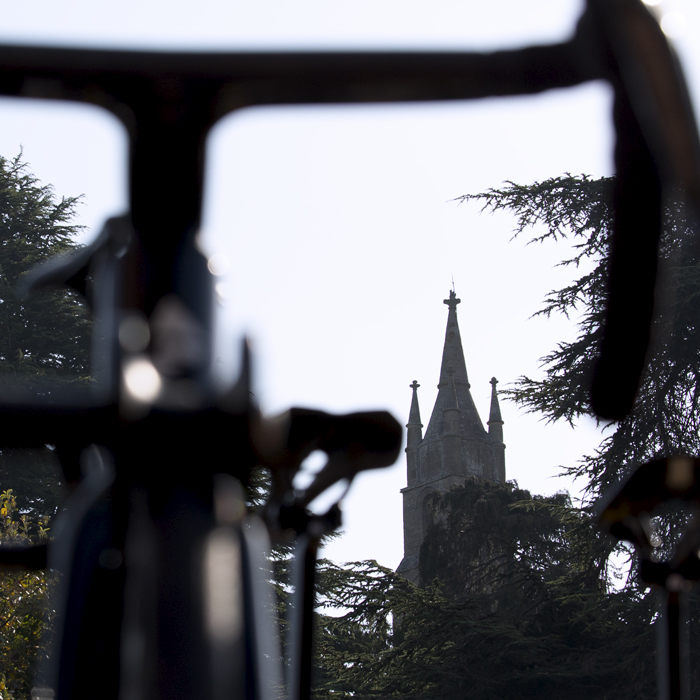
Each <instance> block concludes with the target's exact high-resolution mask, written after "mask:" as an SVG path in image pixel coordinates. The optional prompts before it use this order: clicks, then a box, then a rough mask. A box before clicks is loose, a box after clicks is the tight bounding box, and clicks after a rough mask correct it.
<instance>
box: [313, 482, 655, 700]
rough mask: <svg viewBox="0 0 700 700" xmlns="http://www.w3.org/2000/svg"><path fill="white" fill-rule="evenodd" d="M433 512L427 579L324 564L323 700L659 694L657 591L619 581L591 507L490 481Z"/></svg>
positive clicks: (441, 498) (371, 566) (319, 655)
mask: <svg viewBox="0 0 700 700" xmlns="http://www.w3.org/2000/svg"><path fill="white" fill-rule="evenodd" d="M431 510H432V513H433V518H434V519H433V524H432V526H431V528H430V530H429V534H428V536H427V538H426V540H425V543H424V545H423V549H422V551H421V561H420V568H421V578H422V580H423V581H424V582H425V585H424V586H423V587H417V586H414V585H413V584H410V583H409V582H407V581H406V580H404V579H403V578H401V577H400V576H399V575H397V574H396V573H394V572H392V571H390V570H388V569H385V568H383V567H381V566H379V565H378V564H376V562H371V561H367V562H355V563H352V564H347V565H345V566H344V567H337V566H335V565H332V564H331V563H329V562H325V563H324V565H323V567H322V570H321V571H322V576H321V583H320V587H319V594H320V596H321V599H322V600H323V604H322V605H323V610H322V614H321V615H320V616H319V622H318V633H319V639H318V643H317V651H316V661H317V676H316V684H315V697H316V698H319V699H320V698H331V697H333V698H338V697H342V698H345V697H347V698H349V697H353V698H408V699H412V700H427V699H429V698H430V699H443V698H444V699H445V700H446V699H447V698H453V697H468V698H476V699H478V700H481V699H483V700H487V699H489V700H490V699H492V698H494V697H498V698H507V699H510V698H512V699H513V700H516V699H520V698H544V697H557V696H564V695H565V696H566V697H573V698H581V699H582V700H583V699H584V698H585V699H588V698H591V697H595V698H613V697H615V698H629V699H630V700H633V699H635V700H636V699H640V700H641V699H642V698H644V699H646V698H650V699H651V698H653V697H655V694H656V689H655V688H656V686H655V671H656V665H655V664H656V661H655V630H654V626H653V624H652V622H653V619H654V614H653V610H654V603H653V595H652V594H651V593H650V592H648V591H643V590H639V589H636V588H628V589H623V590H616V589H614V588H612V587H611V586H610V585H609V583H610V582H609V580H608V576H607V575H606V573H605V572H606V567H605V565H604V561H605V559H606V557H607V555H608V553H609V551H610V543H609V542H607V541H606V540H605V539H603V538H602V537H600V535H598V533H597V531H596V529H595V525H594V523H593V520H592V518H591V516H590V514H588V513H586V512H585V511H582V510H581V509H579V508H576V507H574V506H572V504H571V502H570V500H569V497H568V496H567V495H566V494H556V495H554V496H550V497H541V496H532V495H530V493H528V492H527V491H525V490H523V489H518V488H517V487H516V486H515V485H514V484H511V483H508V484H495V483H492V482H488V481H484V480H480V479H468V480H467V481H466V482H465V484H464V485H463V486H460V487H453V489H452V490H451V491H450V492H448V493H445V494H441V495H440V494H438V495H436V496H435V497H434V498H433V501H432V502H431ZM431 577H432V578H431ZM647 598H649V601H647V602H645V601H646V599H647ZM640 602H641V603H642V604H640ZM329 613H332V614H329Z"/></svg>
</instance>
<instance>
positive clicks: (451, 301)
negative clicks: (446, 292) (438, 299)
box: [442, 289, 462, 311]
mask: <svg viewBox="0 0 700 700" xmlns="http://www.w3.org/2000/svg"><path fill="white" fill-rule="evenodd" d="M442 303H443V304H447V306H448V307H449V309H450V311H454V310H455V309H456V308H457V304H461V303H462V300H461V299H457V295H456V294H455V292H454V290H453V289H451V290H450V298H449V299H443V300H442Z"/></svg>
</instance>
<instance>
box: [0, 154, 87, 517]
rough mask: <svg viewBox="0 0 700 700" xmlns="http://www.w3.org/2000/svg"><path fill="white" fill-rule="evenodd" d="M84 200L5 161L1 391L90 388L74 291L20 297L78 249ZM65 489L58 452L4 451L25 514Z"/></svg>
mask: <svg viewBox="0 0 700 700" xmlns="http://www.w3.org/2000/svg"><path fill="white" fill-rule="evenodd" d="M79 199H80V198H79V197H67V198H66V197H64V198H62V199H60V200H58V199H57V198H56V197H55V195H54V192H53V188H52V187H51V186H50V185H42V184H41V183H39V181H38V180H37V178H36V177H35V176H34V175H32V174H31V173H30V172H29V170H28V167H27V164H26V163H24V162H23V161H22V154H21V153H20V154H19V155H18V156H16V157H15V158H13V159H11V160H8V159H6V158H3V157H2V156H0V391H11V392H12V395H13V396H14V397H15V398H16V397H18V396H19V398H25V399H30V400H31V399H36V398H40V399H41V400H42V401H51V399H52V395H53V394H54V393H55V391H56V389H57V388H59V387H61V386H66V385H71V384H75V383H84V382H87V381H89V348H90V325H91V321H90V318H89V315H88V313H87V311H86V308H85V305H84V304H83V302H82V301H81V299H80V298H79V297H78V295H77V294H76V293H75V292H73V291H71V290H69V289H60V290H53V291H49V292H46V293H41V294H36V295H33V296H31V297H30V298H29V299H22V298H20V296H19V295H18V287H19V285H20V284H21V281H22V277H23V275H24V274H25V273H26V272H27V271H28V270H29V269H31V268H32V267H33V266H34V265H35V264H37V263H39V262H42V261H43V260H46V259H48V258H49V257H50V256H53V255H55V254H57V253H64V252H67V251H69V250H72V249H74V248H76V243H75V241H74V237H75V235H76V234H77V233H78V232H79V231H80V230H81V227H80V226H76V225H74V224H72V223H71V220H72V218H73V216H74V214H75V208H76V206H77V204H78V202H79ZM8 380H10V381H11V383H10V384H8ZM12 380H20V381H12ZM59 484H60V476H59V470H58V464H57V460H56V458H55V455H54V453H53V451H52V450H51V448H50V447H46V448H43V449H7V448H2V449H0V488H1V489H8V488H12V489H13V490H14V493H15V494H16V497H17V498H18V499H19V500H18V502H19V507H20V509H21V510H22V511H26V510H27V509H32V510H34V511H36V513H37V515H46V514H50V513H52V512H53V511H55V508H56V507H57V504H58V501H57V493H58V488H59Z"/></svg>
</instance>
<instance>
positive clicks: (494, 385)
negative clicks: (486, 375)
mask: <svg viewBox="0 0 700 700" xmlns="http://www.w3.org/2000/svg"><path fill="white" fill-rule="evenodd" d="M496 384H498V379H496V377H491V386H492V387H493V388H494V389H495V388H496Z"/></svg>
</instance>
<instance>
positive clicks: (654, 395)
mask: <svg viewBox="0 0 700 700" xmlns="http://www.w3.org/2000/svg"><path fill="white" fill-rule="evenodd" d="M613 186H614V178H610V177H608V178H600V179H597V180H595V179H591V178H589V177H586V176H579V177H574V176H571V175H566V176H562V177H555V178H551V179H549V180H545V181H543V182H535V183H533V184H532V185H527V186H523V185H516V184H514V183H512V182H509V183H506V186H505V187H503V188H501V189H490V190H488V191H486V192H482V193H480V194H474V195H465V196H464V197H462V198H461V199H462V200H465V201H469V200H474V201H478V202H481V203H483V206H484V209H485V210H490V211H497V210H506V211H510V212H512V213H513V214H514V215H515V217H516V227H515V231H514V236H515V237H517V236H520V235H521V234H523V233H524V232H525V231H528V230H532V229H533V227H537V228H536V229H535V230H538V231H543V232H541V233H537V234H536V235H534V236H533V237H532V238H531V239H530V242H538V243H545V242H547V241H568V242H569V243H570V244H571V248H570V250H573V253H572V254H571V255H570V256H569V257H568V258H565V259H564V260H562V262H561V263H560V265H562V266H565V267H570V268H572V269H574V270H577V271H578V270H582V272H579V273H578V277H577V278H576V279H575V280H574V281H572V282H571V283H570V284H568V285H566V286H565V287H563V288H561V289H556V290H553V291H551V292H550V293H549V294H548V295H547V297H546V298H545V300H544V304H543V306H542V308H541V309H540V310H539V311H537V312H536V313H535V315H536V316H537V315H539V316H545V317H549V316H551V315H552V314H562V315H564V316H566V317H570V318H571V317H572V318H577V319H578V320H577V329H578V334H577V337H576V338H574V339H565V340H562V342H560V343H558V344H557V347H556V348H554V349H553V350H552V351H551V352H550V353H549V354H547V355H546V356H545V357H543V358H541V360H542V367H543V369H544V376H543V377H542V378H540V379H534V378H532V377H526V376H523V377H520V378H519V379H518V380H517V381H516V382H515V384H514V386H513V387H512V388H510V389H509V390H507V391H506V392H505V393H506V395H507V396H509V397H510V398H511V399H513V400H514V401H515V402H516V403H518V404H520V405H521V406H523V407H524V408H525V409H526V410H528V411H531V412H534V413H538V414H540V415H542V416H543V417H545V418H546V419H547V420H549V421H558V420H565V421H568V422H570V423H572V424H573V422H574V421H575V420H576V419H577V418H578V417H580V416H582V415H592V411H591V408H590V405H589V401H588V390H589V387H590V384H591V379H592V376H593V371H594V368H595V361H596V356H597V353H598V349H599V344H600V340H601V337H602V324H603V320H604V307H605V301H606V289H607V280H608V250H609V246H610V241H611V235H612V225H613V209H612V193H613ZM663 224H664V225H663V232H662V240H661V244H660V249H659V257H660V269H659V279H658V284H657V303H656V309H655V318H654V328H653V343H652V347H651V348H650V351H649V353H648V359H647V366H646V369H645V373H644V376H643V378H642V383H641V386H640V389H639V392H638V395H637V398H636V401H635V405H634V408H633V411H632V413H631V414H630V415H629V416H628V417H627V418H626V419H625V420H623V421H621V422H620V423H619V424H617V425H616V426H615V430H614V432H613V433H612V434H611V435H609V436H608V437H606V438H605V440H603V442H602V444H601V445H600V447H599V448H598V450H597V451H596V453H595V454H593V455H588V456H586V457H584V458H583V460H582V461H581V462H580V463H579V464H577V465H569V466H568V469H567V471H568V472H569V473H570V474H572V475H574V476H576V477H583V479H584V481H585V484H586V488H587V490H588V493H589V496H590V497H591V498H595V497H597V496H598V495H599V494H600V493H601V492H603V491H604V490H605V489H606V488H607V487H608V486H609V485H610V484H612V483H615V482H617V481H618V480H619V479H620V478H621V477H622V476H624V475H625V474H626V473H628V472H629V471H630V469H631V468H633V467H634V466H636V465H638V464H640V463H642V462H645V461H648V460H651V459H654V458H657V457H662V456H669V455H673V454H679V453H690V454H698V453H700V410H699V408H698V407H699V405H700V403H699V401H700V395H699V394H698V386H699V385H700V384H699V381H698V380H699V379H700V324H698V318H697V310H696V306H697V300H698V298H699V292H700V255H699V251H698V250H697V246H694V245H693V240H694V239H696V237H695V236H694V235H691V234H692V233H693V226H694V224H693V223H692V222H691V221H690V220H689V219H688V218H687V217H686V214H685V208H684V205H683V201H682V198H681V196H680V195H679V194H678V193H670V196H669V197H668V198H667V204H666V207H665V209H664V216H663Z"/></svg>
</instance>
